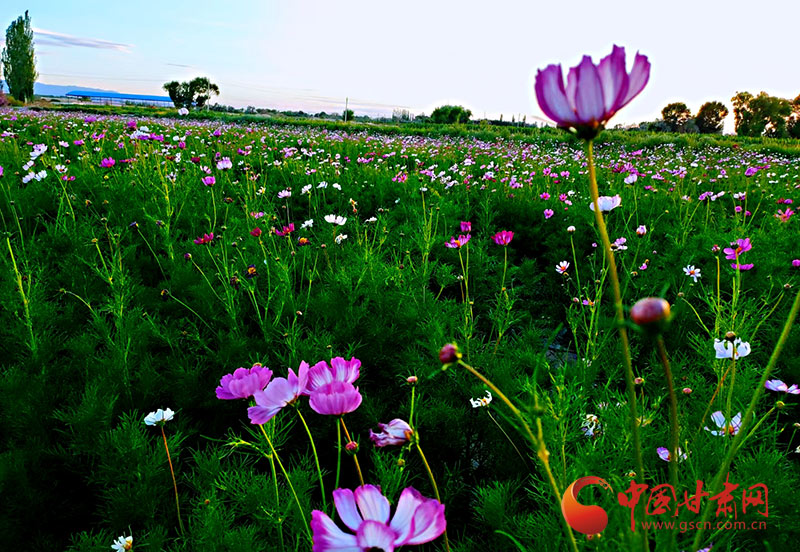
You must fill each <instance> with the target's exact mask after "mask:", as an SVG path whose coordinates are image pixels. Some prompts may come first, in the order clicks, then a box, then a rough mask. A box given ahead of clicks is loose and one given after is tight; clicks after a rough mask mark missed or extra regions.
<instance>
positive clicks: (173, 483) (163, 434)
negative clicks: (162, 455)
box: [161, 423, 183, 535]
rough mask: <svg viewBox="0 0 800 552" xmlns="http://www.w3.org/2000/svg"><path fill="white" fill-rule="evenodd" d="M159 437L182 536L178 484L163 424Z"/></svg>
mask: <svg viewBox="0 0 800 552" xmlns="http://www.w3.org/2000/svg"><path fill="white" fill-rule="evenodd" d="M161 436H162V437H164V449H165V450H166V451H167V462H168V463H169V473H170V474H172V488H173V489H174V490H175V509H176V510H177V511H178V527H180V530H181V535H183V520H182V519H181V503H180V501H179V500H178V483H177V481H175V470H174V469H173V468H172V457H170V454H169V446H167V434H166V433H165V432H164V424H163V423H162V424H161Z"/></svg>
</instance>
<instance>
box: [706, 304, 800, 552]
mask: <svg viewBox="0 0 800 552" xmlns="http://www.w3.org/2000/svg"><path fill="white" fill-rule="evenodd" d="M798 312H800V291H798V292H797V295H796V296H795V298H794V303H793V304H792V309H791V311H789V316H788V317H787V318H786V323H785V324H784V326H783V331H782V332H781V336H780V337H779V338H778V342H777V343H776V344H775V349H773V351H772V356H770V358H769V362H768V363H767V367H766V368H764V373H763V374H761V381H760V382H759V384H758V385H757V386H756V389H755V391H753V396H752V398H751V399H750V405H749V406H748V407H747V411H746V412H745V414H744V418H742V423H741V425H740V426H739V431H738V432H737V433H736V437H735V438H734V440H733V444H732V445H731V448H730V449H728V454H726V455H725V459H724V460H723V461H722V464H721V465H720V467H719V471H717V475H716V476H715V477H714V480H713V482H712V483H711V488H710V492H711V494H712V496H713V495H714V494H716V493H718V492H719V490H720V487H721V486H722V482H723V479H724V478H725V475H726V473H727V472H728V468H729V467H730V465H731V462H732V461H733V457H734V456H735V455H736V452H737V451H738V450H739V446H740V445H741V444H742V442H743V441H744V439H745V428H746V427H747V426H748V424H749V423H750V420H751V419H752V417H753V412H754V411H755V409H756V403H758V399H760V398H761V394H762V393H763V392H764V384H765V383H766V382H767V379H768V378H769V376H770V373H771V372H772V370H773V368H775V364H776V363H777V362H778V357H779V356H780V354H781V351H782V350H783V346H784V345H785V344H786V340H787V339H788V337H789V333H790V332H791V329H792V325H793V324H794V321H795V319H796V318H797V314H798ZM712 505H713V503H712V502H709V503H708V504H706V507H705V509H704V510H703V517H702V518H701V523H700V525H699V526H698V530H697V533H696V534H695V537H694V542H693V543H692V549H693V550H697V549H698V548H700V543H701V542H703V533H704V532H705V529H704V525H705V522H706V521H708V519H709V518H710V517H711V507H712Z"/></svg>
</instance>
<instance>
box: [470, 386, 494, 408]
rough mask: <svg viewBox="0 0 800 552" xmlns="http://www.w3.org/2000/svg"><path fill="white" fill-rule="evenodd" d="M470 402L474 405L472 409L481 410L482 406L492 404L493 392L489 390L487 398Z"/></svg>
mask: <svg viewBox="0 0 800 552" xmlns="http://www.w3.org/2000/svg"><path fill="white" fill-rule="evenodd" d="M469 402H470V403H471V404H472V408H480V407H482V406H489V403H490V402H492V392H491V391H489V390H488V389H487V390H486V396H485V397H479V398H477V399H470V400H469Z"/></svg>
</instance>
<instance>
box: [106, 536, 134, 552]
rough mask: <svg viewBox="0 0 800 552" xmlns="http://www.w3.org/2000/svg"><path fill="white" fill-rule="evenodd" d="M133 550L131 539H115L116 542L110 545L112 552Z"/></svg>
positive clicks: (120, 537) (121, 537)
mask: <svg viewBox="0 0 800 552" xmlns="http://www.w3.org/2000/svg"><path fill="white" fill-rule="evenodd" d="M132 548H133V537H132V536H131V537H123V536H119V537H117V540H115V541H114V544H112V545H111V549H112V550H114V552H126V551H127V550H130V549H132Z"/></svg>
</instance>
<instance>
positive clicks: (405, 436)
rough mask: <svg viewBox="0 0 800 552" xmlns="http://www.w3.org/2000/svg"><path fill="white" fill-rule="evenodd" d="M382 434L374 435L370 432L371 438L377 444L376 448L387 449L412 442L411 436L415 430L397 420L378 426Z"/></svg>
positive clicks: (406, 423)
mask: <svg viewBox="0 0 800 552" xmlns="http://www.w3.org/2000/svg"><path fill="white" fill-rule="evenodd" d="M378 427H379V428H380V430H381V432H380V433H373V431H372V430H371V429H370V430H369V438H370V439H372V442H373V443H375V446H376V447H385V446H389V445H405V444H406V443H408V442H409V441H410V440H411V435H412V434H413V433H414V430H413V429H411V426H410V425H408V422H405V421H403V420H401V419H400V418H395V419H394V420H392V421H391V422H389V423H388V424H378Z"/></svg>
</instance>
